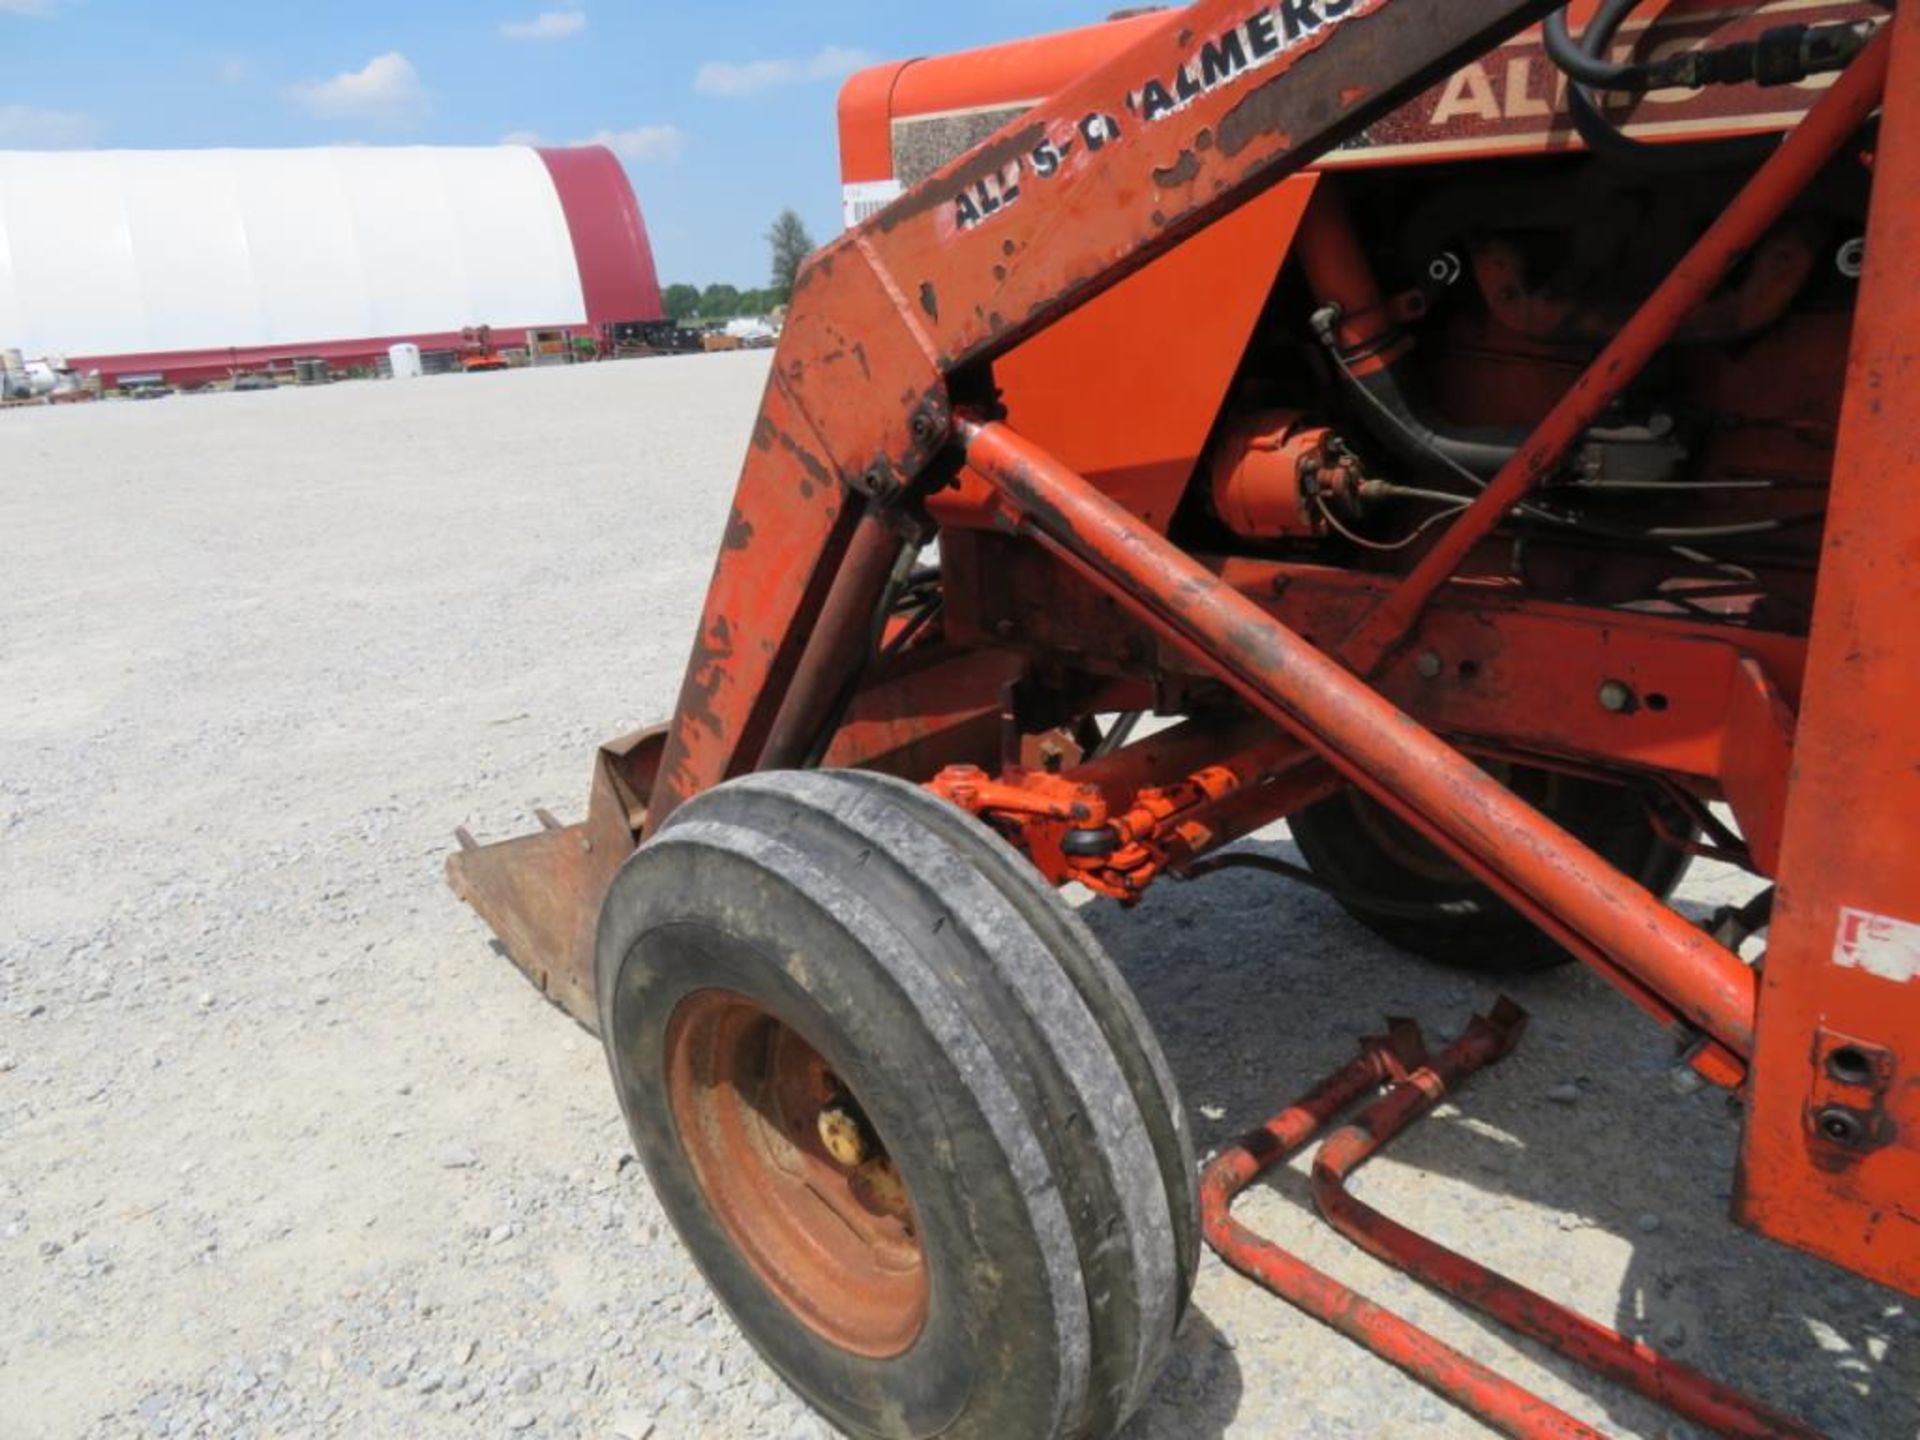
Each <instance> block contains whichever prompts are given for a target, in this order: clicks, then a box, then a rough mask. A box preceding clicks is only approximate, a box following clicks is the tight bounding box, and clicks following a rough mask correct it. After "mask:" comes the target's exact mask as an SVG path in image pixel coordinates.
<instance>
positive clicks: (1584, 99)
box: [1547, 0, 1780, 175]
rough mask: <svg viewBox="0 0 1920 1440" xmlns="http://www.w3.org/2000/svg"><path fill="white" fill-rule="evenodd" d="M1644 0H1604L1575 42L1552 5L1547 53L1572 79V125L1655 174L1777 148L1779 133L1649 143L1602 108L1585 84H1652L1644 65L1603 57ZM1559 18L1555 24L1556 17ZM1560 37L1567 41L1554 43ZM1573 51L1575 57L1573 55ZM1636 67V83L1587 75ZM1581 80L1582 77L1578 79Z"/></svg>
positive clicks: (1636, 87) (1618, 159)
mask: <svg viewBox="0 0 1920 1440" xmlns="http://www.w3.org/2000/svg"><path fill="white" fill-rule="evenodd" d="M1642 3H1643V0H1605V3H1604V4H1603V5H1601V7H1600V9H1599V11H1598V12H1597V13H1596V14H1595V15H1594V17H1593V23H1592V24H1590V25H1588V26H1587V29H1586V33H1585V34H1583V35H1581V37H1580V39H1579V40H1578V42H1575V41H1574V39H1573V37H1572V35H1571V34H1570V33H1569V31H1568V29H1567V12H1566V11H1564V10H1561V11H1556V12H1555V13H1554V15H1553V18H1552V20H1550V21H1549V22H1548V25H1547V53H1548V54H1549V55H1551V56H1552V57H1553V61H1554V63H1555V64H1556V65H1561V66H1562V68H1564V69H1567V73H1568V76H1569V78H1570V79H1572V80H1574V81H1575V82H1576V83H1574V84H1571V85H1569V86H1568V87H1567V108H1568V109H1569V110H1570V111H1571V112H1572V114H1573V128H1574V129H1575V130H1576V131H1578V132H1579V135H1580V138H1581V139H1582V140H1583V141H1585V142H1586V146H1587V148H1588V149H1589V150H1591V151H1592V152H1593V153H1594V154H1595V155H1597V156H1599V157H1601V158H1602V159H1605V160H1611V161H1613V162H1614V163H1616V164H1619V165H1622V166H1625V167H1627V168H1630V169H1634V170H1639V171H1643V172H1645V173H1648V174H1654V175H1686V174H1692V173H1694V172H1696V171H1700V170H1717V169H1723V168H1729V167H1735V166H1740V167H1751V166H1754V165H1758V164H1759V163H1760V162H1761V161H1763V160H1765V159H1766V158H1767V156H1769V155H1771V154H1772V153H1773V152H1774V150H1776V149H1777V148H1779V144H1780V137H1779V136H1777V135H1751V136H1749V135H1742V136H1739V137H1737V138H1734V139H1730V140H1703V141H1699V142H1696V143H1694V144H1690V145H1647V144H1643V143H1642V142H1641V141H1638V140H1635V139H1633V138H1632V137H1631V136H1629V135H1627V134H1626V133H1624V132H1623V131H1622V130H1621V129H1620V128H1619V127H1618V126H1617V125H1615V124H1614V123H1613V122H1612V121H1611V120H1609V119H1608V118H1607V117H1606V115H1605V114H1604V113H1603V112H1602V110H1601V108H1600V101H1599V98H1598V97H1597V96H1596V95H1595V94H1594V92H1593V90H1591V89H1589V88H1588V86H1595V87H1598V88H1602V89H1616V90H1631V91H1635V92H1640V91H1645V90H1647V89H1649V88H1652V87H1651V86H1650V85H1649V83H1648V79H1649V77H1648V75H1647V70H1646V67H1645V66H1641V65H1632V66H1616V65H1612V64H1610V63H1609V62H1607V61H1606V60H1605V58H1604V57H1605V55H1606V53H1607V49H1608V47H1609V46H1611V45H1612V44H1613V37H1614V36H1615V35H1617V34H1619V32H1620V27H1621V26H1622V25H1624V24H1625V23H1626V21H1627V18H1628V17H1629V16H1630V15H1632V14H1633V12H1634V11H1635V10H1638V9H1639V8H1640V6H1641V4H1642ZM1555 22H1557V24H1556V23H1555ZM1556 31H1557V32H1558V37H1559V38H1560V39H1562V40H1564V41H1565V42H1566V43H1565V45H1564V47H1559V46H1556V44H1555V39H1556ZM1563 55H1564V56H1566V57H1567V58H1568V59H1570V60H1574V61H1575V63H1576V64H1577V65H1578V66H1579V67H1580V68H1579V69H1578V70H1575V69H1572V68H1568V66H1566V65H1565V64H1564V63H1563V60H1562V56H1563ZM1575 57H1577V59H1576V58H1575ZM1607 72H1637V74H1638V77H1639V78H1638V83H1620V82H1617V81H1615V82H1609V81H1607V80H1605V79H1591V78H1589V77H1590V76H1591V75H1593V74H1595V73H1599V74H1605V73H1607ZM1582 82H1583V83H1582Z"/></svg>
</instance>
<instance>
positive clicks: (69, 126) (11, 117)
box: [0, 0, 93, 150]
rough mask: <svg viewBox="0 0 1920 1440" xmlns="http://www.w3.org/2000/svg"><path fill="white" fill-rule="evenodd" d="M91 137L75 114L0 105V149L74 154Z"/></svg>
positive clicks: (1, 0) (83, 120)
mask: <svg viewBox="0 0 1920 1440" xmlns="http://www.w3.org/2000/svg"><path fill="white" fill-rule="evenodd" d="M5 3H6V0H0V4H5ZM92 135H93V122H92V121H90V120H89V119H88V118H87V117H86V116H85V115H82V114H80V113H79V112H78V111H74V110H39V109H36V108H34V107H33V106H31V105H0V148H3V147H7V146H11V147H13V148H15V149H19V150H74V149H78V148H80V147H82V146H84V145H86V144H87V143H88V141H89V140H90V139H91V138H92Z"/></svg>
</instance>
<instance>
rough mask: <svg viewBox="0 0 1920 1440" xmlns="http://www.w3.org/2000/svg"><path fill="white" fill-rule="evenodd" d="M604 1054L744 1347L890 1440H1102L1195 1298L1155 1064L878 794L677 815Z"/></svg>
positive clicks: (1140, 1027) (1019, 903)
mask: <svg viewBox="0 0 1920 1440" xmlns="http://www.w3.org/2000/svg"><path fill="white" fill-rule="evenodd" d="M597 964H598V974H597V980H598V986H599V997H600V1001H599V1003H600V1019H601V1033H602V1035H603V1036H604V1037H605V1041H606V1048H607V1057H608V1062H609V1065H610V1067H611V1069H612V1072H613V1079H614V1085H615V1088H616V1090H617V1091H618V1093H619V1097H620V1103H621V1106H622V1109H623V1110H624V1111H625V1114H626V1118H627V1123H628V1125H629V1127H630V1129H631V1130H632V1133H633V1139H634V1144H635V1147H636V1149H637V1151H638V1154H639V1156H640V1158H641V1160H642V1161H643V1162H644V1163H645V1165H646V1168H647V1173H648V1175H649V1176H650V1177H651V1179H652V1182H653V1186H654V1189H655V1191H656V1193H657V1194H658V1195H659V1197H660V1201H661V1203H662V1205H663V1206H664V1207H665V1209H666V1211H667V1213H668V1215H669V1217H670V1218H671V1219H672V1221H673V1223H674V1225H675V1227H676V1228H677V1230H678V1231H679V1233H680V1236H681V1239H682V1240H683V1241H684V1242H685V1243H686V1246H687V1248H688V1250H689V1251H690V1252H691V1253H692V1255H693V1257H694V1259H695V1261H696V1263H698V1265H699V1266H700V1269H701V1271H702V1272H703V1273H704V1274H705V1276H706V1278H707V1280H708V1282H709V1283H710V1284H711V1285H712V1287H713V1289H714V1291H715V1292H716V1293H717V1294H718V1296H719V1297H720V1299H721V1300H722V1301H723V1302H724V1303H725V1305H726V1306H727V1308H728V1309H729V1311H731V1312H732V1314H733V1316H734V1319H735V1320H736V1321H737V1322H738V1323H739V1325H740V1327H741V1329H742V1330H743V1331H744V1332H745V1333H746V1335H747V1338H748V1339H749V1340H750V1341H751V1342H752V1343H753V1345H754V1346H755V1347H756V1348H757V1349H758V1350H759V1352H760V1353H761V1355H762V1356H764V1357H765V1358H766V1360H767V1362H768V1363H769V1364H770V1365H772V1367H773V1368H774V1369H775V1370H776V1371H778V1372H779V1373H780V1374H781V1376H783V1377H784V1378H785V1380H786V1381H787V1383H788V1384H789V1385H791V1386H792V1387H793V1388H794V1389H795V1390H796V1391H797V1392H798V1393H799V1394H800V1395H801V1396H802V1398H804V1399H805V1400H806V1401H807V1403H808V1404H810V1405H811V1406H813V1407H814V1409H816V1410H817V1411H819V1412H820V1413H821V1414H822V1415H823V1416H825V1417H826V1418H827V1419H829V1420H830V1421H831V1422H832V1423H833V1424H835V1425H836V1426H838V1427H840V1429H842V1430H843V1431H845V1432H846V1433H848V1434H849V1435H853V1436H859V1437H876V1440H882V1437H884V1440H923V1437H933V1436H940V1437H942V1440H1066V1437H1076V1440H1078V1437H1084V1440H1104V1437H1107V1436H1110V1435H1111V1434H1113V1433H1114V1432H1115V1431H1116V1430H1118V1429H1119V1428H1120V1426H1121V1425H1122V1424H1124V1423H1125V1421H1126V1419H1127V1417H1128V1416H1129V1415H1130V1414H1131V1413H1132V1412H1133V1411H1134V1410H1135V1409H1136V1408H1137V1407H1138V1405H1139V1404H1140V1403H1141V1401H1142V1400H1143V1399H1144V1398H1145V1396H1146V1394H1147V1391H1148V1389H1149V1387H1150V1386H1151V1384H1152V1382H1153V1379H1154V1377H1155V1375H1156V1374H1157V1372H1158V1370H1159V1368H1160V1364H1161V1361H1162V1359H1163V1358H1164V1356H1165V1354H1166V1352H1167V1349H1168V1346H1169V1345H1170V1343H1171V1340H1172V1336H1173V1332H1174V1328H1175V1326H1176V1325H1177V1324H1178V1322H1179V1320H1180V1317H1181V1314H1182V1312H1183V1311H1184V1309H1185V1306H1186V1303H1187V1299H1188V1296H1189V1295H1190V1294H1191V1291H1192V1287H1193V1279H1194V1271H1195V1268H1196V1266H1197V1264H1198V1258H1199V1227H1198V1220H1197V1214H1196V1208H1195V1198H1194V1185H1195V1165H1194V1157H1193V1148H1192V1143H1191V1140H1190V1137H1189V1135H1188V1133H1187V1130H1186V1122H1185V1119H1184V1114H1183V1112H1182V1110H1181V1108H1180V1104H1179V1100H1178V1096H1177V1095H1176V1093H1175V1090H1174V1086H1173V1081H1172V1078H1171V1074H1170V1072H1169V1070H1168V1068H1167V1064H1166V1061H1165V1058H1164V1056H1163V1055H1162V1054H1161V1052H1160V1049H1159V1047H1158V1044H1157V1043H1156V1041H1155V1040H1154V1038H1153V1036H1152V1034H1151V1032H1150V1031H1149V1029H1148V1027H1147V1025H1146V1022H1145V1020H1144V1019H1143V1017H1142V1016H1141V1014H1140V1012H1139V1009H1138V1006H1137V1004H1136V1002H1135V1001H1134V999H1133V996H1132V994H1131V992H1130V991H1129V990H1128V988H1127V986H1126V983H1125V981H1124V980H1122V979H1121V977H1120V975H1119V973H1118V972H1117V971H1116V970H1115V969H1114V967H1113V964H1112V962H1111V961H1110V960H1109V959H1108V958H1107V956H1106V955H1105V953H1104V952H1103V951H1102V950H1101V948H1100V946H1099V943H1098V942H1097V941H1096V940H1095V939H1094V938H1093V936H1092V934H1091V933H1090V932H1089V931H1088V930H1087V929H1086V927H1085V926H1084V925H1083V924H1082V923H1081V922H1080V921H1079V920H1078V919H1077V918H1076V917H1075V916H1074V914H1073V913H1072V911H1071V910H1069V909H1068V908H1067V906H1066V904H1065V903H1064V902H1063V901H1062V900H1061V899H1060V897H1059V896H1058V895H1057V894H1056V893H1055V892H1054V891H1053V890H1052V889H1050V888H1049V887H1048V886H1047V885H1045V883H1044V882H1043V881H1042V880H1041V879H1040V877H1039V876H1038V875H1037V874H1036V873H1035V872H1034V871H1033V870H1032V869H1031V867H1029V866H1028V865H1027V864H1026V863H1025V862H1024V861H1023V860H1021V859H1020V857H1019V856H1018V855H1016V854H1015V853H1014V852H1013V851H1012V850H1011V849H1010V848H1009V847H1007V845H1006V844H1005V843H1004V842H1003V841H1001V840H1000V839H999V838H998V837H997V836H995V835H993V834H992V833H991V832H990V831H988V830H987V829H986V828H985V827H984V826H981V825H980V824H978V823H977V822H975V821H974V820H972V819H971V818H970V817H968V816H965V815H963V814H961V813H960V812H958V811H956V810H954V809H952V808H950V807H948V806H947V805H945V804H944V803H942V802H941V801H939V800H937V799H935V798H933V797H932V796H930V795H928V794H927V793H925V792H924V791H922V790H920V789H919V788H917V787H915V786H911V785H908V784H905V783H903V782H900V781H897V780H892V779H888V778H884V777H880V776H875V775H868V774H858V773H851V772H846V773H837V772H814V773H804V774H801V773H772V774H762V775H752V776H747V777H745V778H743V779H740V780H737V781H734V782H732V783H731V784H728V785H725V786H722V787H720V788H718V789H715V790H712V791H709V792H707V793H705V794H703V795H700V796H698V797H697V798H695V799H694V800H692V801H690V802H688V803H687V804H686V805H685V806H683V807H682V808H681V809H679V810H678V811H676V812H675V813H674V815H673V817H672V819H671V820H670V821H669V822H668V824H667V825H666V826H665V827H663V829H662V831H661V833H660V834H659V835H658V836H657V837H655V838H654V839H653V840H652V841H651V842H649V843H648V844H647V845H646V846H645V847H644V848H643V849H642V850H641V851H640V852H639V853H638V854H637V855H636V856H634V858H633V859H632V860H631V861H630V862H629V863H628V865H627V866H626V868H625V869H624V870H623V871H622V872H621V874H620V876H619V877H618V878H617V880H616V881H615V883H614V885H613V888H612V890H611V892H610V894H609V896H608V898H607V902H606V905H605V908H604V910H603V911H602V915H601V920H600V931H599V942H598V953H597Z"/></svg>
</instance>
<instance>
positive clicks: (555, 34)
mask: <svg viewBox="0 0 1920 1440" xmlns="http://www.w3.org/2000/svg"><path fill="white" fill-rule="evenodd" d="M0 3H4V0H0ZM586 28H587V17H586V16H585V15H583V14H581V13H580V12H579V11H578V10H545V11H542V12H541V13H540V14H538V15H536V16H534V17H533V19H531V20H508V21H505V22H503V23H502V24H501V26H500V33H501V34H502V35H504V36H505V37H506V38H507V39H509V40H566V39H568V38H570V37H572V36H574V35H578V34H579V33H580V32H581V31H582V30H584V29H586Z"/></svg>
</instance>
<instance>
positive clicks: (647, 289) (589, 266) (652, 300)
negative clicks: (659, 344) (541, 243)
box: [540, 145, 666, 326]
mask: <svg viewBox="0 0 1920 1440" xmlns="http://www.w3.org/2000/svg"><path fill="white" fill-rule="evenodd" d="M540 158H541V159H542V160H544V161H545V162H546V165H547V172H548V173H549V174H550V175H552V176H553V185H554V189H555V190H557V191H558V192H559V195H560V208H561V209H562V210H563V211H565V212H566V217H567V229H568V230H570V231H571V232H572V233H573V253H574V256H575V258H576V259H578V260H579V262H580V290H581V293H582V294H583V295H585V296H586V301H587V323H588V324H590V325H594V326H599V325H606V324H611V323H613V322H614V321H621V320H660V319H663V318H665V316H666V309H665V307H664V306H663V305H662V304H661V302H660V277H659V274H658V273H657V272H656V271H655V269H654V264H653V247H652V245H651V244H649V243H648V241H647V222H646V221H645V220H644V219H643V218H642V217H641V215H640V202H639V201H638V200H636V199H635V198H634V194H633V186H632V184H631V183H630V182H629V181H628V179H627V172H626V171H625V170H624V169H622V168H621V165H620V161H619V160H618V159H617V158H616V157H615V156H614V153H613V152H612V151H611V150H608V149H606V148H605V147H603V146H599V145H589V146H583V147H581V148H579V149H572V150H542V151H540Z"/></svg>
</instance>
